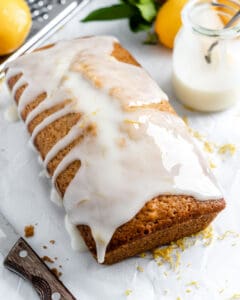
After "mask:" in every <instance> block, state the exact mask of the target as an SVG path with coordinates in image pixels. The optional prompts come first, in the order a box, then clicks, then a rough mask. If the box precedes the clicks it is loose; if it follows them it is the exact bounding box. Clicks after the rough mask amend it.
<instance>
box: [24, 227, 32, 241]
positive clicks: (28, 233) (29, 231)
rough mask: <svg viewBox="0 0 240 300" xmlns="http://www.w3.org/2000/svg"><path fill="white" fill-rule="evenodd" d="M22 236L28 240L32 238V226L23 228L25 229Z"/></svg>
mask: <svg viewBox="0 0 240 300" xmlns="http://www.w3.org/2000/svg"><path fill="white" fill-rule="evenodd" d="M24 236H25V237H26V238H30V237H33V236H34V226H33V225H28V226H25V228H24Z"/></svg>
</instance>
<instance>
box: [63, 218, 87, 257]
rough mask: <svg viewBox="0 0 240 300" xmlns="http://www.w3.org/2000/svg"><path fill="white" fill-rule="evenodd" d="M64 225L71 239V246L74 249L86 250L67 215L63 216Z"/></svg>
mask: <svg viewBox="0 0 240 300" xmlns="http://www.w3.org/2000/svg"><path fill="white" fill-rule="evenodd" d="M64 222H65V227H66V230H67V232H68V234H69V236H70V239H71V247H72V248H73V250H75V251H80V252H84V251H86V250H87V246H86V245H85V243H84V241H83V239H82V237H81V235H80V233H79V231H78V229H77V227H76V225H73V224H72V223H71V222H70V221H69V217H68V215H66V216H65V220H64Z"/></svg>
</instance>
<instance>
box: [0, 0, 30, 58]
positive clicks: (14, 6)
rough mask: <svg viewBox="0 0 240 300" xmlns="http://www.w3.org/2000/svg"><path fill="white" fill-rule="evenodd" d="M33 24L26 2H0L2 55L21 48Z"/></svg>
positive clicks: (6, 0) (0, 50) (0, 0)
mask: <svg viewBox="0 0 240 300" xmlns="http://www.w3.org/2000/svg"><path fill="white" fill-rule="evenodd" d="M31 24H32V20H31V13H30V10H29V7H28V5H27V3H26V2H25V1H24V0H0V55H5V54H9V53H11V52H13V51H14V50H16V49H17V48H18V47H19V46H21V44H22V43H23V42H24V41H25V39H26V37H27V35H28V33H29V31H30V28H31Z"/></svg>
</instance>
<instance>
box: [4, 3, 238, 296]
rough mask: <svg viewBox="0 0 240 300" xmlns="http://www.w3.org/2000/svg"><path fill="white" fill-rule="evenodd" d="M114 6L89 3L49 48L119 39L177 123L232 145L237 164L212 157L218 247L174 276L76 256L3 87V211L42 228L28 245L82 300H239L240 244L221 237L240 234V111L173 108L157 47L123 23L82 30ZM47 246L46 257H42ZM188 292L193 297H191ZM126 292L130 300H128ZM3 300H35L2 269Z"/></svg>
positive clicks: (20, 226) (188, 253) (164, 54)
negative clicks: (7, 114) (218, 192)
mask: <svg viewBox="0 0 240 300" xmlns="http://www.w3.org/2000/svg"><path fill="white" fill-rule="evenodd" d="M109 3H111V1H92V2H91V3H90V4H89V5H88V6H87V7H86V8H85V9H84V11H82V12H81V13H80V14H78V15H77V16H76V17H75V18H74V19H73V20H72V21H71V22H69V23H68V24H67V25H66V26H65V27H64V28H62V29H61V30H60V31H59V32H57V33H56V34H55V35H54V36H53V37H52V38H51V41H56V40H58V39H69V38H74V37H78V36H82V35H93V34H111V35H115V36H116V37H117V38H118V39H119V40H120V41H121V43H122V44H123V45H124V46H125V47H126V48H127V49H129V50H130V51H131V52H132V53H133V55H134V56H135V57H136V58H137V60H138V61H139V62H140V63H141V64H142V65H143V66H144V67H145V68H146V69H147V71H148V72H149V73H150V74H151V75H152V77H153V78H154V79H155V80H156V81H157V83H158V84H159V85H160V86H161V87H162V88H163V90H164V91H165V92H166V93H167V94H168V95H169V98H170V102H171V104H172V105H173V106H174V108H175V109H176V111H177V112H178V113H179V115H180V116H187V117H188V118H189V122H190V126H191V127H192V128H194V129H195V130H198V131H199V132H201V133H202V134H203V135H204V136H205V137H206V139H207V140H208V141H211V142H215V143H217V144H219V145H222V144H226V143H233V144H235V146H236V147H237V151H236V153H235V154H234V155H232V156H231V155H230V154H228V153H227V154H225V155H219V154H217V151H215V152H214V153H213V154H211V159H212V160H213V161H214V163H215V164H216V165H217V167H216V169H214V172H215V175H216V176H217V178H218V180H219V182H220V184H221V185H222V187H223V191H224V195H225V197H226V200H227V208H226V209H225V211H224V212H222V213H221V214H220V215H219V216H218V218H217V219H216V220H215V221H214V224H213V227H214V239H213V242H212V243H211V244H210V246H208V247H205V246H204V245H203V242H201V241H200V242H197V243H196V245H195V246H193V247H191V248H189V249H187V250H185V251H184V252H183V253H182V254H181V264H180V266H179V268H178V269H177V270H171V269H170V268H169V265H168V264H163V266H158V265H157V263H156V262H155V261H154V259H153V258H152V257H151V256H150V255H148V257H147V258H132V259H128V260H126V261H123V262H121V263H118V264H116V265H113V266H102V265H98V264H97V263H96V262H95V260H94V259H93V258H92V257H91V255H90V254H89V253H83V254H80V253H76V252H74V251H73V250H72V249H71V248H70V243H69V237H68V235H67V233H66V231H65V228H64V221H63V219H64V212H63V211H62V209H61V208H59V207H56V206H55V205H54V204H53V203H51V202H50V199H49V198H50V197H49V193H50V188H49V182H48V180H47V179H46V178H45V177H41V176H39V173H40V172H41V171H42V170H41V167H40V166H39V164H38V162H37V159H36V154H35V153H34V152H33V151H32V150H31V149H30V148H29V147H28V135H27V133H26V130H25V128H24V125H23V124H22V123H21V122H16V123H9V122H7V121H6V120H5V119H4V116H3V115H4V111H5V109H6V107H7V106H8V105H9V103H11V102H10V97H9V95H8V93H7V90H6V87H5V86H4V85H1V86H0V209H1V211H2V212H3V213H4V214H5V215H6V216H7V217H8V218H9V220H10V221H11V222H12V223H13V224H14V226H15V228H16V229H17V230H18V231H19V232H20V233H21V234H23V230H24V227H25V226H26V225H28V224H35V223H38V225H37V226H35V236H34V237H33V238H31V239H29V240H28V241H29V243H30V244H31V246H32V247H33V248H34V249H35V250H36V251H37V252H38V253H39V255H40V256H43V255H48V256H49V257H51V258H53V257H58V260H57V261H56V263H55V264H52V265H51V264H50V267H57V268H58V266H59V265H60V264H61V265H62V266H63V269H62V270H61V271H62V272H63V275H62V277H61V279H62V281H63V282H64V283H65V284H66V286H67V287H68V288H69V289H70V290H71V291H72V292H73V294H74V295H75V296H76V297H77V299H80V300H95V299H97V300H121V299H129V300H159V299H170V300H171V299H177V297H181V299H191V300H192V299H230V298H231V297H232V296H233V295H234V294H240V283H239V275H240V255H239V254H240V241H239V238H236V237H233V236H232V235H230V236H229V237H227V238H225V239H224V240H223V241H219V240H218V239H217V236H219V235H221V234H223V233H224V232H226V231H227V230H234V231H239V232H240V218H239V215H240V197H239V194H240V192H239V190H240V188H239V187H240V172H239V167H240V155H239V154H240V151H239V146H240V130H239V129H240V104H237V105H236V106H235V107H233V108H232V109H230V110H228V111H225V112H222V113H215V114H199V113H194V112H191V111H189V110H186V109H184V108H183V107H182V105H181V104H179V103H178V102H176V100H175V96H174V93H173V91H172V87H171V55H172V53H171V51H169V50H167V49H165V48H163V47H161V46H159V45H158V46H145V45H142V41H143V39H144V34H137V35H135V34H133V33H131V32H130V31H129V29H128V25H127V22H126V21H114V22H98V23H86V24H83V23H80V22H79V20H80V19H81V18H82V17H83V16H85V15H86V14H87V13H88V12H89V11H91V10H93V9H94V8H96V7H98V6H99V4H101V5H102V6H104V5H106V4H109ZM63 59H64V57H63ZM239 100H240V99H239ZM200 146H201V145H200ZM52 239H53V240H55V241H56V244H55V245H51V244H50V243H49V240H52ZM43 245H47V246H48V249H43ZM0 259H1V260H2V258H1V256H0ZM137 265H140V266H141V267H142V268H143V272H139V271H138V270H137V268H136V267H137ZM164 272H167V273H164ZM191 281H197V282H198V285H199V288H196V287H194V286H193V287H192V286H187V284H188V283H189V282H191ZM188 288H189V289H190V290H191V292H190V293H187V292H186V290H187V289H188ZM128 289H130V290H131V291H132V293H131V294H130V295H129V296H126V295H125V291H126V290H128ZM0 299H7V300H12V299H13V300H18V299H31V300H35V299H38V297H37V296H36V294H35V292H34V291H33V290H32V288H31V287H30V285H29V284H28V283H26V282H25V281H24V280H22V279H20V278H18V277H17V276H16V275H14V274H11V273H10V272H9V271H7V270H3V268H2V266H0ZM239 299H240V297H239Z"/></svg>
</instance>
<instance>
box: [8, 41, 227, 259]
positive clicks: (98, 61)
mask: <svg viewBox="0 0 240 300" xmlns="http://www.w3.org/2000/svg"><path fill="white" fill-rule="evenodd" d="M116 42H117V41H116V40H115V39H114V38H112V37H90V38H84V39H79V40H74V41H65V42H60V43H58V44H56V45H55V46H53V47H52V48H49V49H47V50H44V51H39V52H35V53H32V54H30V55H27V56H26V57H24V56H23V57H21V58H19V59H18V60H17V61H15V62H14V63H11V64H10V65H9V67H10V69H9V72H8V73H7V79H8V78H10V77H11V76H13V75H14V74H15V75H16V74H18V73H19V72H21V73H23V75H22V77H21V79H20V80H19V81H20V83H19V82H18V83H17V87H20V86H21V85H22V84H23V83H27V84H28V87H27V88H26V90H25V91H24V92H23V94H22V96H21V97H20V101H19V106H18V109H19V113H21V112H22V110H23V109H24V107H25V106H26V105H27V104H28V103H30V102H31V101H32V100H33V99H34V98H36V97H37V96H38V95H39V94H40V93H43V92H46V94H47V97H46V99H45V100H44V101H42V102H41V104H39V105H38V106H37V107H36V108H35V109H33V110H32V112H31V113H30V114H29V115H28V117H27V120H26V123H27V124H29V123H30V122H31V121H32V120H33V118H34V117H36V116H37V115H38V114H39V113H41V112H43V111H44V110H46V109H49V108H51V107H53V106H54V105H56V104H59V103H61V102H63V101H64V100H67V99H70V100H71V102H70V104H68V105H66V106H65V107H64V108H62V109H60V110H58V111H57V112H55V113H53V114H51V115H50V116H49V117H46V118H45V119H44V120H43V121H42V122H41V123H39V124H38V125H37V126H36V127H35V129H34V131H33V133H32V138H31V140H32V141H33V142H34V139H35V138H36V136H37V135H38V133H39V132H40V131H41V130H43V129H44V128H45V127H46V126H48V125H49V124H50V123H52V122H53V121H54V120H57V119H59V118H60V117H62V116H65V115H67V114H68V113H70V112H79V113H80V114H81V117H80V119H79V121H78V122H77V124H75V125H74V126H73V127H72V128H71V129H70V130H69V132H68V134H67V135H66V136H65V137H63V138H62V139H61V140H60V141H58V142H57V143H56V144H55V145H54V146H53V147H52V149H50V151H49V152H48V153H47V155H46V157H45V161H44V162H43V164H44V166H45V168H46V167H47V165H48V163H49V162H50V161H51V160H52V159H53V158H54V157H55V156H56V155H57V154H58V152H59V151H61V150H62V149H64V148H65V147H66V146H68V145H69V144H70V143H72V142H73V141H74V140H76V139H77V138H79V137H81V138H80V142H79V143H78V144H76V145H75V146H74V147H72V149H71V150H70V152H68V154H66V155H65V156H64V158H63V159H62V160H61V162H60V163H59V164H58V166H57V168H56V169H55V171H54V174H53V176H52V183H53V185H55V182H56V179H57V177H58V175H59V174H60V173H61V172H62V171H64V170H65V169H66V167H67V166H68V165H69V164H70V163H71V162H73V161H75V160H78V161H80V162H81V166H80V168H79V170H78V172H77V173H76V175H75V177H74V178H73V179H72V181H71V182H70V184H69V186H68V187H67V189H66V192H65V195H64V199H63V205H64V207H65V210H66V212H67V215H68V218H69V220H68V226H67V227H68V228H69V223H70V224H72V225H73V226H74V225H78V224H85V225H88V226H90V228H91V232H92V235H93V238H94V240H95V242H96V247H97V257H98V261H99V262H104V257H105V251H106V247H107V245H108V243H109V241H110V240H111V237H112V235H113V233H114V231H115V230H116V229H117V228H118V227H119V226H121V225H122V224H124V223H126V222H127V221H129V220H130V219H132V218H133V217H134V215H135V214H136V213H137V212H138V211H139V210H140V209H141V208H142V207H143V206H144V205H145V203H146V202H147V201H149V200H150V199H152V198H154V197H156V196H158V195H167V194H172V195H190V196H194V197H195V198H196V199H198V200H202V201H203V200H209V199H219V198H221V197H222V195H221V192H220V190H219V187H218V185H217V183H216V181H215V178H214V177H213V175H212V174H211V172H210V171H209V169H208V167H207V165H206V163H205V161H204V159H203V158H202V155H201V153H200V152H199V150H198V148H197V146H196V145H195V144H194V142H193V140H192V138H191V136H190V135H189V133H188V130H187V128H186V126H185V124H184V123H183V121H182V120H181V119H180V118H179V117H177V116H176V115H174V114H170V113H167V112H162V111H159V110H156V109H150V108H148V107H149V105H150V106H151V104H156V103H157V104H158V103H161V102H162V101H167V96H166V95H165V94H164V93H163V92H162V90H161V89H160V88H159V87H158V86H157V84H156V83H155V82H154V81H153V80H152V79H151V78H150V76H149V75H148V74H147V73H146V72H145V71H144V70H143V69H142V68H141V67H138V66H135V65H130V64H127V63H123V62H120V61H118V60H116V59H115V58H114V57H112V56H111V53H112V51H113V47H114V43H116ZM37 62H38V63H37ZM46 78H49V79H48V80H46ZM16 90H17V88H16V86H15V87H14V90H13V94H14V93H15V91H16ZM141 106H144V107H142V108H141V109H139V108H140V107H141ZM56 195H57V193H56V191H55V190H54V189H53V192H52V193H51V197H53V198H56ZM71 228H72V227H71ZM74 228H75V230H77V229H76V227H75V226H74ZM75 233H76V231H75Z"/></svg>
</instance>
